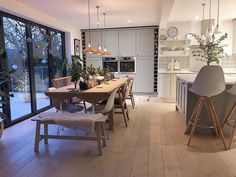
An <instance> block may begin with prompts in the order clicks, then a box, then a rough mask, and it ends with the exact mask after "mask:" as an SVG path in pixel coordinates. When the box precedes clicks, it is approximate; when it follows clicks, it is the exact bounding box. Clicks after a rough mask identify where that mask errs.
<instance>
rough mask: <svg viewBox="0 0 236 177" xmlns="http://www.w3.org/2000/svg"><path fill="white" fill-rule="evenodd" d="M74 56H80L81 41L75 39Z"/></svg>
mask: <svg viewBox="0 0 236 177" xmlns="http://www.w3.org/2000/svg"><path fill="white" fill-rule="evenodd" d="M74 55H75V56H80V40H79V39H74Z"/></svg>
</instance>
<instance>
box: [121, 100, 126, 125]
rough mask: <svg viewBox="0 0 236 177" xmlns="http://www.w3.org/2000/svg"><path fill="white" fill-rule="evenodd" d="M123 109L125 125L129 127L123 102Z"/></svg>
mask: <svg viewBox="0 0 236 177" xmlns="http://www.w3.org/2000/svg"><path fill="white" fill-rule="evenodd" d="M121 110H122V114H123V117H124V122H125V126H126V127H128V124H127V121H126V115H125V108H124V105H123V104H122V105H121Z"/></svg>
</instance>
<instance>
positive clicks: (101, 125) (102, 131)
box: [100, 122, 107, 147]
mask: <svg viewBox="0 0 236 177" xmlns="http://www.w3.org/2000/svg"><path fill="white" fill-rule="evenodd" d="M100 129H101V135H102V146H103V147H106V146H107V142H106V136H105V122H104V123H103V122H102V123H101V124H100Z"/></svg>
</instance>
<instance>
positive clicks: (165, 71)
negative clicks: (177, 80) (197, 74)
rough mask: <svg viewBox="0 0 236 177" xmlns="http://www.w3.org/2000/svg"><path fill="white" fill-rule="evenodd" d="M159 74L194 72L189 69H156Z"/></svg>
mask: <svg viewBox="0 0 236 177" xmlns="http://www.w3.org/2000/svg"><path fill="white" fill-rule="evenodd" d="M158 73H159V74H193V73H194V72H192V71H189V70H181V69H180V70H164V69H161V70H159V71H158Z"/></svg>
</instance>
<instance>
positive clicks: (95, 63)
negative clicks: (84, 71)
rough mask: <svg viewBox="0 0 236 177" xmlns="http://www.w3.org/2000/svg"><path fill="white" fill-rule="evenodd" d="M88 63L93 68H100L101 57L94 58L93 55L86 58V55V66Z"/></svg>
mask: <svg viewBox="0 0 236 177" xmlns="http://www.w3.org/2000/svg"><path fill="white" fill-rule="evenodd" d="M90 65H92V66H93V67H95V68H98V67H100V68H102V59H101V58H99V57H97V58H94V57H91V58H90V57H89V58H88V57H87V58H86V66H90Z"/></svg>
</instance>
